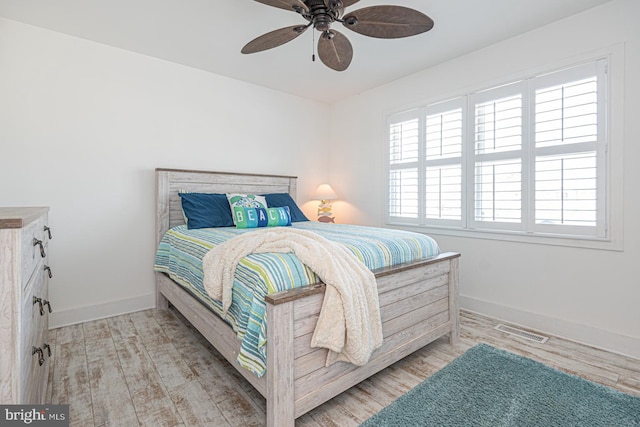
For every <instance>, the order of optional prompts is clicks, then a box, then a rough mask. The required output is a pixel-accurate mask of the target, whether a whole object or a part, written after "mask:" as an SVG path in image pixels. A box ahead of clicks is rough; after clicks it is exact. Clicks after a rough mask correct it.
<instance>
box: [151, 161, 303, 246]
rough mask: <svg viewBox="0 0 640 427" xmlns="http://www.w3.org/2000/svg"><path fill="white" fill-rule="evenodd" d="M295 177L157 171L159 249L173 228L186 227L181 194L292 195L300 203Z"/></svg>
mask: <svg viewBox="0 0 640 427" xmlns="http://www.w3.org/2000/svg"><path fill="white" fill-rule="evenodd" d="M296 180H297V177H295V176H284V175H258V174H246V173H234V172H207V171H194V170H181V169H161V168H158V169H156V246H157V245H158V244H159V243H160V239H161V238H162V236H164V234H165V233H166V232H167V230H169V228H171V227H175V226H176V225H181V224H184V217H183V216H182V204H181V202H180V196H179V195H178V192H179V191H188V192H194V193H245V194H267V193H289V194H290V195H291V197H292V198H293V199H294V200H296Z"/></svg>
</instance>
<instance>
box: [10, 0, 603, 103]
mask: <svg viewBox="0 0 640 427" xmlns="http://www.w3.org/2000/svg"><path fill="white" fill-rule="evenodd" d="M607 1H610V0H361V1H360V2H359V3H357V4H356V5H354V6H352V7H350V8H348V10H347V11H353V10H356V9H358V8H360V7H366V6H373V5H381V4H394V5H401V6H406V7H411V8H413V9H417V10H420V11H421V12H423V13H426V14H427V15H429V16H430V17H431V18H432V19H433V20H434V21H435V26H434V28H433V29H432V30H431V31H429V32H427V33H424V34H420V35H418V36H414V37H410V38H406V39H395V40H382V39H374V38H369V37H365V36H362V35H360V34H357V33H354V32H351V31H350V30H348V29H345V28H344V27H343V26H342V25H340V24H337V25H334V28H335V29H337V30H338V31H340V32H342V33H343V34H345V35H347V37H348V38H349V39H350V41H351V43H352V45H353V50H354V57H353V62H352V63H351V66H350V67H349V69H347V70H346V71H343V72H336V71H333V70H330V69H328V68H327V67H325V66H324V65H323V64H322V62H320V60H319V59H317V60H316V62H312V61H311V55H312V47H313V36H312V33H313V32H312V31H307V32H306V33H304V34H303V35H301V36H300V37H298V38H297V39H295V40H293V41H292V42H289V43H287V44H285V45H283V46H280V47H278V48H275V49H271V50H268V51H265V52H260V53H257V54H252V55H243V54H241V53H240V49H241V48H242V46H244V44H246V43H247V42H249V41H250V40H251V39H253V38H255V37H257V36H259V35H261V34H263V33H266V32H268V31H271V30H274V29H277V28H281V27H286V26H290V25H295V24H298V23H304V22H305V21H304V20H302V18H301V17H299V16H298V15H297V14H295V13H293V12H288V11H286V10H283V9H278V8H274V7H270V6H266V5H264V4H262V3H258V2H256V1H252V0H0V16H2V17H5V18H8V19H12V20H15V21H19V22H23V23H27V24H32V25H36V26H40V27H44V28H48V29H51V30H54V31H58V32H62V33H66V34H70V35H73V36H77V37H81V38H85V39H89V40H93V41H96V42H100V43H104V44H107V45H111V46H115V47H119V48H122V49H126V50H130V51H134V52H139V53H142V54H145V55H150V56H153V57H157V58H162V59H165V60H167V61H172V62H176V63H179V64H184V65H187V66H191V67H195V68H199V69H202V70H206V71H210V72H212V73H216V74H220V75H223V76H228V77H232V78H234V79H238V80H242V81H246V82H250V83H254V84H257V85H260V86H265V87H268V88H272V89H276V90H279V91H283V92H287V93H290V94H294V95H299V96H302V97H305V98H309V99H315V100H318V101H322V102H327V103H332V102H335V101H338V100H340V99H343V98H346V97H348V96H352V95H355V94H358V93H360V92H363V91H366V90H368V89H371V88H373V87H376V86H379V85H382V84H385V83H388V82H390V81H393V80H395V79H398V78H400V77H403V76H406V75H409V74H412V73H415V72H417V71H420V70H423V69H425V68H428V67H431V66H433V65H435V64H437V63H440V62H443V61H446V60H449V59H452V58H455V57H457V56H460V55H463V54H465V53H468V52H472V51H474V50H477V49H479V48H482V47H485V46H488V45H491V44H493V43H496V42H498V41H500V40H504V39H506V38H509V37H512V36H515V35H517V34H521V33H524V32H527V31H529V30H532V29H534V28H537V27H540V26H543V25H545V24H548V23H551V22H554V21H557V20H560V19H562V18H565V17H567V16H570V15H573V14H575V13H578V12H581V11H583V10H586V9H589V8H592V7H595V6H598V5H600V4H603V3H606V2H607ZM316 40H317V37H316Z"/></svg>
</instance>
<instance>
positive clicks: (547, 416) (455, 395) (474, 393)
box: [361, 344, 640, 427]
mask: <svg viewBox="0 0 640 427" xmlns="http://www.w3.org/2000/svg"><path fill="white" fill-rule="evenodd" d="M374 426H375V427H383V426H387V427H418V426H465V427H467V426H491V427H498V426H513V427H525V426H544V427H547V426H562V427H566V426H589V427H591V426H594V427H599V426H607V427H627V426H640V397H634V396H631V395H628V394H624V393H622V392H619V391H617V390H614V389H611V388H608V387H605V386H602V385H600V384H595V383H593V382H590V381H587V380H584V379H582V378H579V377H576V376H573V375H569V374H566V373H564V372H561V371H558V370H556V369H553V368H550V367H548V366H545V365H543V364H541V363H538V362H536V361H533V360H531V359H527V358H525V357H521V356H517V355H515V354H512V353H509V352H506V351H504V350H500V349H496V348H493V347H491V346H489V345H486V344H479V345H477V346H475V347H473V348H471V349H469V350H468V351H467V352H466V353H464V354H463V355H462V356H460V357H458V358H457V359H455V360H454V361H453V362H451V363H450V364H449V365H447V366H445V367H444V368H443V369H442V370H440V371H438V372H437V373H435V374H434V375H432V376H431V377H430V378H428V379H427V380H426V381H424V382H423V383H422V384H419V385H418V386H417V387H416V388H414V389H413V390H411V391H409V392H408V393H407V394H405V395H403V396H401V397H400V398H399V399H398V400H396V401H395V402H393V403H392V404H391V405H389V406H388V407H386V408H384V409H383V410H382V411H381V412H379V413H378V414H376V415H374V416H373V417H371V418H370V419H368V420H367V421H365V422H364V423H363V424H362V425H361V427H374Z"/></svg>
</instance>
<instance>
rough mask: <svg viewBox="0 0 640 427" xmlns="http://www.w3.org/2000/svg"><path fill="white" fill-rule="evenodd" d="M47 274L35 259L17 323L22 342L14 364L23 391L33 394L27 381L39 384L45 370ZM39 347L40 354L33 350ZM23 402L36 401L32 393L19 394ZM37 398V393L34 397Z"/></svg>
mask: <svg viewBox="0 0 640 427" xmlns="http://www.w3.org/2000/svg"><path fill="white" fill-rule="evenodd" d="M48 280H49V277H48V275H47V272H46V271H45V270H44V261H41V262H39V263H38V264H37V265H36V267H35V272H34V274H33V276H32V277H31V281H30V282H29V283H28V284H27V287H26V288H27V290H28V291H27V292H25V294H24V298H23V300H22V317H21V325H20V335H21V336H22V345H21V347H20V353H19V356H18V357H19V360H18V364H19V365H20V377H21V381H22V383H23V384H25V385H26V387H24V388H23V393H34V391H33V387H32V386H31V384H37V383H40V382H41V380H42V375H43V374H44V372H46V370H47V367H48V360H49V349H48V348H46V346H45V344H48V341H49V340H48V332H49V331H48V329H49V328H48V326H49V308H50V305H49V304H47V301H48V286H47V281H48ZM34 348H36V349H40V350H41V351H42V353H40V352H36V353H35V354H34V352H33V349H34ZM41 355H42V357H43V364H42V365H40V360H39V359H40V356H41ZM21 397H22V399H23V402H24V403H37V401H36V400H34V399H35V397H36V396H35V395H32V396H28V395H25V394H23V395H22V396H21ZM38 397H39V396H38Z"/></svg>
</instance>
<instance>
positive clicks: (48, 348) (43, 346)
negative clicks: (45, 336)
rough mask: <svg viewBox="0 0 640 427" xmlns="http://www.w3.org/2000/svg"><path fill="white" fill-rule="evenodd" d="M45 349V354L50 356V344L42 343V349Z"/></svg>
mask: <svg viewBox="0 0 640 427" xmlns="http://www.w3.org/2000/svg"><path fill="white" fill-rule="evenodd" d="M45 349H46V350H47V355H48V356H49V358H51V346H50V345H49V344H47V343H44V344H42V350H45Z"/></svg>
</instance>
